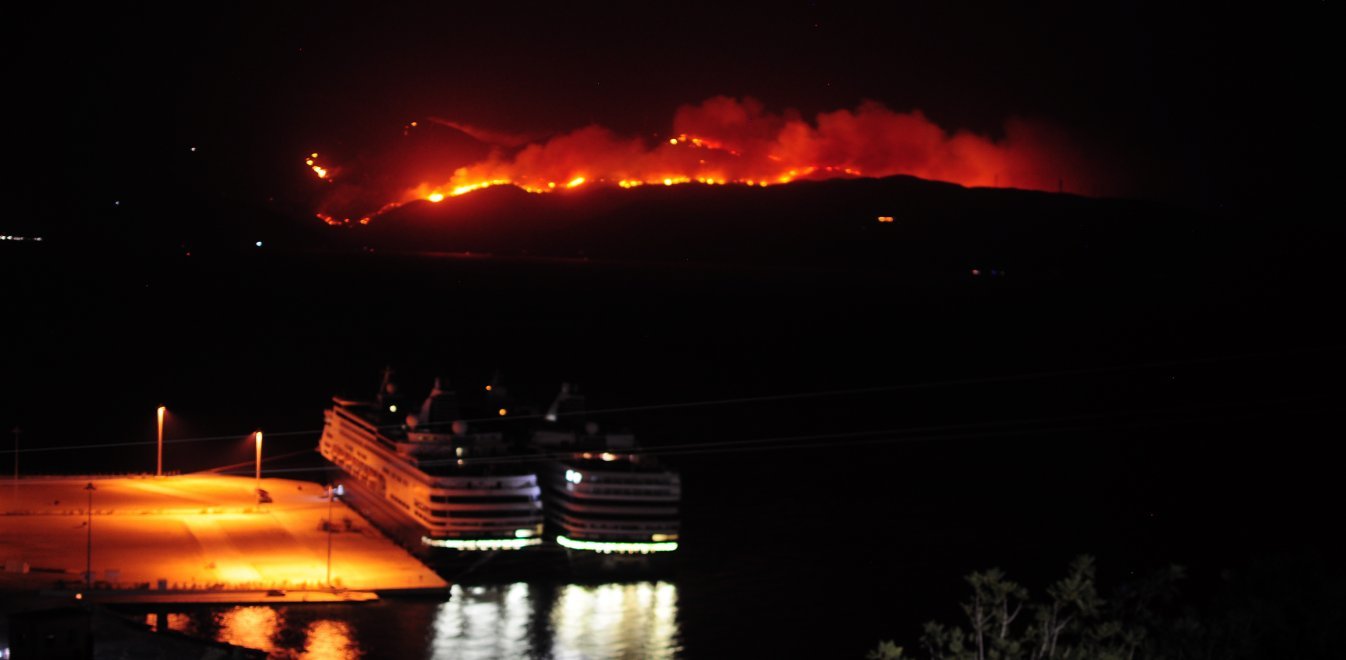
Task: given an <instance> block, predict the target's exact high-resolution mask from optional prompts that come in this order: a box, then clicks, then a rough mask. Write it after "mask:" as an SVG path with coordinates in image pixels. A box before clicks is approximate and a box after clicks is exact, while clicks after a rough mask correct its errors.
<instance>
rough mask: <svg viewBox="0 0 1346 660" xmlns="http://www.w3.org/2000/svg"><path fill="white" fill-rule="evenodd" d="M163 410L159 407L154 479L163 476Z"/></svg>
mask: <svg viewBox="0 0 1346 660" xmlns="http://www.w3.org/2000/svg"><path fill="white" fill-rule="evenodd" d="M164 410H165V408H164V407H163V406H159V411H158V412H159V463H158V466H157V467H156V468H155V470H154V476H156V477H162V476H164Z"/></svg>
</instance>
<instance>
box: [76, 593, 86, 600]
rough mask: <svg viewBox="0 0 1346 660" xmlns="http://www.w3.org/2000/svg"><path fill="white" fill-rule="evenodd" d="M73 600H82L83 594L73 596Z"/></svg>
mask: <svg viewBox="0 0 1346 660" xmlns="http://www.w3.org/2000/svg"><path fill="white" fill-rule="evenodd" d="M75 600H84V594H75Z"/></svg>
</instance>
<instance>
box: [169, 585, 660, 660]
mask: <svg viewBox="0 0 1346 660" xmlns="http://www.w3.org/2000/svg"><path fill="white" fill-rule="evenodd" d="M677 608H678V589H677V586H675V585H674V584H672V583H669V582H636V583H620V584H619V583H613V584H597V585H577V584H566V585H552V584H528V583H522V582H520V583H515V584H508V585H499V586H475V587H463V586H457V585H455V586H454V587H453V590H452V597H451V598H450V599H449V600H448V601H445V602H442V603H439V602H433V601H424V600H385V601H381V602H378V603H372V604H368V605H263V606H258V605H249V606H236V607H235V606H228V607H204V608H199V609H193V610H187V611H179V612H167V613H162V614H159V615H155V614H148V615H146V622H147V623H150V624H153V623H155V621H156V620H158V618H157V617H160V616H161V617H163V618H162V621H163V623H164V627H165V628H169V629H172V630H176V631H178V632H183V633H187V634H190V635H196V636H200V637H205V638H210V639H215V640H218V641H222V642H228V643H230V644H237V645H240V646H247V647H250V648H255V649H261V650H264V651H266V652H267V653H268V654H269V655H270V656H271V657H273V658H309V659H312V660H336V659H338V658H360V657H365V658H367V659H371V658H385V657H386V658H394V657H395V658H418V657H425V658H467V659H473V658H518V657H538V656H542V657H551V658H557V659H558V660H563V659H567V658H586V659H587V658H633V657H638V658H671V657H674V656H676V655H677V654H678V652H679V650H680V639H679V637H680V636H679V630H678V609H677Z"/></svg>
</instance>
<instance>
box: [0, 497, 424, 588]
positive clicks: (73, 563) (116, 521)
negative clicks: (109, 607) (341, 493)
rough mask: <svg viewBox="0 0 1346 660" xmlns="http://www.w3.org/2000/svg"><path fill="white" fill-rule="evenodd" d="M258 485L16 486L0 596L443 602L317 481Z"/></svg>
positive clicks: (2, 553)
mask: <svg viewBox="0 0 1346 660" xmlns="http://www.w3.org/2000/svg"><path fill="white" fill-rule="evenodd" d="M90 484H92V486H93V489H92V490H89V489H88V486H89V485H90ZM261 488H262V489H263V490H264V491H266V493H267V496H268V497H267V499H269V500H270V501H269V502H264V503H259V501H258V500H259V497H258V493H257V482H255V481H254V480H253V479H252V478H248V477H233V476H222V475H205V474H202V475H183V476H167V477H153V476H145V477H117V478H98V477H31V478H25V479H21V480H20V481H19V483H18V486H17V487H16V488H13V489H10V488H6V489H4V490H5V491H7V492H5V493H4V497H3V498H0V560H3V561H4V571H3V573H0V590H4V591H11V592H13V591H23V592H30V593H32V592H36V593H41V594H44V595H61V594H67V595H70V596H71V597H77V598H79V599H88V600H90V601H94V602H140V603H184V602H197V603H222V602H229V603H239V602H249V603H261V602H360V601H364V600H372V599H375V598H376V597H377V594H385V595H386V594H390V593H400V594H425V595H434V594H445V595H447V593H448V584H447V583H446V582H445V581H444V580H443V579H442V578H440V577H439V576H438V575H436V574H435V573H434V572H433V571H432V570H430V569H429V568H428V567H426V566H425V565H424V564H422V563H421V562H420V561H418V560H417V559H416V558H415V557H413V556H412V555H411V554H409V553H408V552H407V551H406V550H404V549H403V548H401V547H399V546H398V545H397V544H395V543H393V542H392V541H390V540H389V539H388V538H387V537H386V536H384V535H383V534H382V533H381V532H380V531H379V530H378V529H377V528H375V527H374V526H373V525H370V524H369V523H368V521H366V520H365V519H364V518H363V517H362V516H360V514H358V513H357V512H355V511H354V510H352V509H350V508H349V507H347V506H346V505H345V504H344V503H343V502H341V500H340V498H337V499H336V501H335V502H331V503H330V508H329V501H328V499H327V494H326V489H325V488H324V487H323V486H322V485H320V484H316V483H310V482H303V481H294V480H288V479H263V480H262V481H261ZM90 503H91V504H90ZM329 516H330V520H331V525H330V528H329V525H328V521H329ZM90 532H91V533H90ZM329 548H330V553H329ZM329 557H330V562H329ZM86 567H87V568H88V569H89V572H90V574H89V575H86V573H85V571H86Z"/></svg>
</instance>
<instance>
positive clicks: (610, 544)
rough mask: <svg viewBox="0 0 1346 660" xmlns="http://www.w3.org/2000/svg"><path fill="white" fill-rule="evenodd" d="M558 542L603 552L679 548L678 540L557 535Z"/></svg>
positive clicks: (566, 546) (644, 551) (638, 552)
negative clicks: (639, 541) (628, 540)
mask: <svg viewBox="0 0 1346 660" xmlns="http://www.w3.org/2000/svg"><path fill="white" fill-rule="evenodd" d="M556 543H557V544H558V545H560V546H561V547H564V548H569V549H571V550H592V551H594V552H598V553H602V554H610V553H614V552H616V553H623V554H642V555H647V554H650V553H653V552H673V551H674V550H677V549H678V542H677V541H667V542H664V543H635V542H615V541H581V540H576V539H568V538H566V537H564V536H557V537H556Z"/></svg>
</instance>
